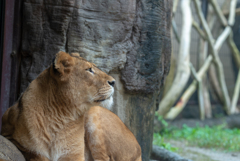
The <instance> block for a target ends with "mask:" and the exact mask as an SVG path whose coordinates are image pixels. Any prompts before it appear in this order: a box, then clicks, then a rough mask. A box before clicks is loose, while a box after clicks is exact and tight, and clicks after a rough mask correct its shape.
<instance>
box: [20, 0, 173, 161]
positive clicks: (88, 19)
mask: <svg viewBox="0 0 240 161" xmlns="http://www.w3.org/2000/svg"><path fill="white" fill-rule="evenodd" d="M171 6H172V1H171V0H23V18H22V19H23V27H22V28H23V32H22V47H21V53H22V60H21V89H20V90H21V92H22V91H24V90H25V89H26V87H27V86H28V84H29V83H30V82H31V81H32V80H33V79H34V78H36V76H37V75H38V74H39V73H40V72H41V71H42V70H44V69H45V68H46V67H48V66H49V64H50V63H51V61H52V59H53V57H54V55H55V53H56V52H58V51H59V50H62V51H66V52H79V53H80V54H81V56H83V57H84V58H85V59H87V60H88V61H91V62H93V63H95V64H96V65H97V66H98V67H99V68H100V69H102V70H103V71H105V72H107V73H109V74H110V75H112V76H114V78H115V79H116V80H117V82H116V88H115V90H116V92H115V94H114V99H115V103H114V106H113V109H112V110H113V112H115V113H116V114H117V115H118V116H119V117H120V118H121V119H122V120H123V122H124V123H125V124H126V125H127V126H128V127H129V128H130V130H131V131H132V132H133V133H134V135H135V136H136V138H137V140H138V142H139V144H140V145H141V147H142V155H143V157H142V158H143V160H144V161H148V160H149V156H150V151H151V147H152V145H151V144H152V136H153V117H154V112H155V109H156V99H157V97H158V95H159V92H160V87H161V85H162V84H163V80H164V78H165V77H166V75H167V74H168V71H169V64H170V54H171V41H170V24H171V23H170V22H171Z"/></svg>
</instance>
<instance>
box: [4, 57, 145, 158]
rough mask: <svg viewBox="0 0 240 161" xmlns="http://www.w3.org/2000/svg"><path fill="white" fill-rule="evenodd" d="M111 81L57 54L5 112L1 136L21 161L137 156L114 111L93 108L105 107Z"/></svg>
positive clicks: (137, 150) (136, 146) (91, 67)
mask: <svg viewBox="0 0 240 161" xmlns="http://www.w3.org/2000/svg"><path fill="white" fill-rule="evenodd" d="M114 83H115V80H114V79H113V78H112V77H111V76H109V75H107V74H106V73H104V72H102V71H101V70H99V69H98V68H97V67H96V66H95V65H94V64H92V63H90V62H88V61H86V60H84V59H83V58H81V57H80V56H79V54H76V53H74V54H72V55H69V54H67V53H65V52H59V53H57V55H56V58H55V60H54V63H53V64H52V65H51V66H50V67H49V68H47V69H46V70H44V71H43V72H42V73H41V74H40V75H39V76H38V77H37V78H36V79H35V80H33V81H32V82H31V84H30V85H29V87H28V88H27V89H26V91H25V92H24V93H23V94H22V96H21V97H20V99H19V101H18V102H17V103H16V104H15V105H14V106H12V107H10V108H9V109H8V110H7V111H6V112H5V114H4V116H3V118H2V122H3V125H2V135H3V136H5V137H6V138H8V139H9V140H11V141H12V142H13V143H14V144H15V145H16V146H17V147H18V148H19V149H20V150H21V151H22V152H23V154H24V156H25V157H26V159H27V160H51V161H63V160H64V161H83V160H85V159H84V151H85V156H86V157H87V158H86V160H88V159H89V160H90V159H94V160H126V161H132V160H134V161H135V160H141V149H140V146H139V144H138V143H137V141H136V139H135V137H134V136H133V134H132V133H131V132H130V131H129V130H128V129H127V128H126V127H125V125H124V124H123V123H122V122H121V121H120V119H119V118H118V117H117V116H116V115H115V114H113V113H111V112H110V111H108V110H106V109H104V108H101V107H99V106H103V107H106V108H109V107H110V106H111V104H112V102H113V99H112V95H113V92H114V88H113V86H114ZM93 106H94V107H93ZM91 107H92V108H91ZM90 108H91V109H90ZM89 109H90V110H89ZM88 110H89V111H88ZM87 111H88V112H87ZM85 113H86V114H85ZM84 114H85V116H84ZM84 118H86V123H85V122H84V121H85V119H84ZM99 124H101V126H100V125H99ZM84 126H85V128H86V131H87V132H86V139H85V141H84V135H85V130H84ZM106 138H108V139H106ZM124 142H125V144H124ZM94 143H96V144H94ZM85 145H86V146H85ZM125 146H126V149H129V150H128V151H126V150H124V148H125ZM103 147H104V148H103ZM119 148H121V149H119ZM95 154H97V155H95ZM123 155H125V156H126V158H125V156H123ZM106 156H108V158H107V157H106ZM121 157H122V158H123V159H121Z"/></svg>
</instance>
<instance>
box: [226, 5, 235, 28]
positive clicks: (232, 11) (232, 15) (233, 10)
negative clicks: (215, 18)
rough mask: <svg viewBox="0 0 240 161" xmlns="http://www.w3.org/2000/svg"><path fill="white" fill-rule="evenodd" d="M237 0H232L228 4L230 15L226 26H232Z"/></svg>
mask: <svg viewBox="0 0 240 161" xmlns="http://www.w3.org/2000/svg"><path fill="white" fill-rule="evenodd" d="M236 6H237V0H232V1H231V3H230V14H229V18H228V24H229V25H230V26H233V25H234V23H235V13H236Z"/></svg>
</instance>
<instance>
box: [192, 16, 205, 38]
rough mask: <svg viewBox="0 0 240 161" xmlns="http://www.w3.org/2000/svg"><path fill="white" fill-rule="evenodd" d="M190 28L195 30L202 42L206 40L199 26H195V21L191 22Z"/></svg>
mask: <svg viewBox="0 0 240 161" xmlns="http://www.w3.org/2000/svg"><path fill="white" fill-rule="evenodd" d="M192 26H193V27H194V28H195V30H196V31H197V32H198V34H199V35H200V36H201V37H202V39H203V40H206V39H207V38H206V34H205V33H204V32H203V30H202V29H200V26H199V25H198V24H197V22H196V21H195V20H192Z"/></svg>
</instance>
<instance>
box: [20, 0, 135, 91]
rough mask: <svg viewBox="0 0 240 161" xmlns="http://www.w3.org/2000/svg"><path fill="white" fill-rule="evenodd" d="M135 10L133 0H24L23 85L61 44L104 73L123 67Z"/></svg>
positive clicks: (130, 46) (46, 62)
mask: <svg viewBox="0 0 240 161" xmlns="http://www.w3.org/2000/svg"><path fill="white" fill-rule="evenodd" d="M135 12H136V1H135V0H133V1H129V0H111V1H108V0H101V1H88V0H64V1H60V0H58V1H57V0H45V1H42V0H25V1H24V15H23V19H24V21H23V39H22V40H23V41H22V54H23V57H24V59H23V62H22V74H23V75H22V79H23V80H24V81H23V83H22V86H21V91H23V90H24V89H25V88H26V86H27V85H28V84H29V82H31V81H32V80H33V79H34V78H35V77H36V76H37V74H39V73H40V72H41V71H42V70H43V69H44V68H46V67H47V66H48V65H49V64H50V62H51V60H52V58H53V56H54V54H55V53H56V52H58V51H59V50H62V51H67V52H80V53H81V56H83V57H84V58H86V59H87V60H88V61H91V62H94V63H95V64H96V65H97V66H98V67H99V68H101V69H102V70H103V71H105V72H107V73H108V72H109V71H117V70H118V69H123V68H124V66H125V63H126V54H127V53H128V52H129V51H130V50H131V49H132V48H133V42H132V40H131V39H132V38H131V37H132V32H133V31H132V28H133V23H134V20H135Z"/></svg>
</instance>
